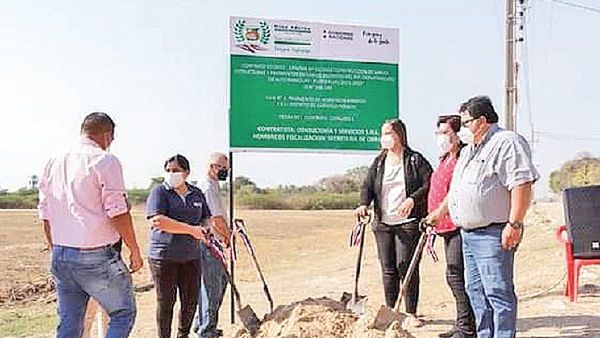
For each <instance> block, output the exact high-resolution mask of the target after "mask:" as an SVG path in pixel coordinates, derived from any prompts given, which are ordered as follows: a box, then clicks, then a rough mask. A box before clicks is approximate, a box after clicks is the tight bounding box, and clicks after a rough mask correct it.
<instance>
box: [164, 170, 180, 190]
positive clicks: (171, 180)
mask: <svg viewBox="0 0 600 338" xmlns="http://www.w3.org/2000/svg"><path fill="white" fill-rule="evenodd" d="M165 182H166V183H167V185H168V186H169V187H171V188H173V189H175V188H177V187H179V186H180V185H182V184H183V182H184V179H183V173H165Z"/></svg>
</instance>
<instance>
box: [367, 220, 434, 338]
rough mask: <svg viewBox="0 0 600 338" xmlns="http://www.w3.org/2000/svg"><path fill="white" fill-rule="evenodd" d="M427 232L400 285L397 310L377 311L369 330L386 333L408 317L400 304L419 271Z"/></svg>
mask: <svg viewBox="0 0 600 338" xmlns="http://www.w3.org/2000/svg"><path fill="white" fill-rule="evenodd" d="M424 225H425V224H424V223H422V224H421V228H422V229H425V228H423V226H424ZM427 236H428V233H427V231H423V232H422V233H421V237H420V238H419V242H418V243H417V247H416V249H415V253H414V254H413V256H412V258H411V260H410V264H409V265H408V270H407V271H406V275H405V276H404V279H403V280H402V283H401V284H400V290H399V292H398V302H397V303H396V307H395V309H392V308H390V307H389V306H385V305H382V306H381V307H380V308H379V311H377V316H376V317H375V320H374V321H373V323H371V325H369V328H375V329H377V330H381V331H385V330H387V328H388V327H389V326H390V325H391V324H392V323H393V322H394V321H403V320H404V318H406V316H405V315H404V314H402V313H401V312H400V303H402V298H403V297H404V296H405V295H406V291H407V286H408V282H409V281H410V279H411V277H412V275H413V273H414V272H415V270H416V269H417V265H418V262H419V258H420V257H421V253H422V252H423V249H424V248H425V244H426V243H427Z"/></svg>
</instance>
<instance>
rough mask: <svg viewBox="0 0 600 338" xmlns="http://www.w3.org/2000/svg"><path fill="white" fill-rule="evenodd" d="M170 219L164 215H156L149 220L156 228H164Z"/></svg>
mask: <svg viewBox="0 0 600 338" xmlns="http://www.w3.org/2000/svg"><path fill="white" fill-rule="evenodd" d="M170 221H171V219H170V218H169V217H167V216H165V215H156V216H153V217H152V218H150V220H149V222H150V224H151V225H152V226H153V227H154V228H156V229H158V230H164V229H165V228H166V227H167V226H168V225H169V222H170Z"/></svg>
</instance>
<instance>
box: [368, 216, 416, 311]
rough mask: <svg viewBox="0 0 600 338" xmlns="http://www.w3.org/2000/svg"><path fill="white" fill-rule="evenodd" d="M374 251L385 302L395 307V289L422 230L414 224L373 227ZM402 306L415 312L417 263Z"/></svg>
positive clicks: (405, 269) (397, 289) (396, 295)
mask: <svg viewBox="0 0 600 338" xmlns="http://www.w3.org/2000/svg"><path fill="white" fill-rule="evenodd" d="M374 233H375V241H376V242H377V254H378V256H379V262H380V263H381V274H382V277H383V291H384V293H385V303H386V305H387V306H389V307H394V305H395V304H396V301H397V300H398V291H399V287H400V283H401V282H402V279H403V278H404V276H405V275H406V271H407V270H408V265H409V264H410V260H411V258H412V256H413V254H414V252H415V249H416V247H417V243H418V242H419V236H420V235H421V233H420V232H419V230H418V228H417V227H416V226H415V225H414V224H411V225H408V226H399V227H389V228H387V229H385V230H383V231H375V232H374ZM406 291H407V292H406V299H405V302H404V304H405V308H406V312H407V313H411V314H416V312H417V303H418V301H419V268H418V266H417V268H416V270H415V272H414V273H413V275H412V278H411V279H410V281H409V283H408V288H407V290H406Z"/></svg>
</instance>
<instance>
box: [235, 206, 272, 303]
mask: <svg viewBox="0 0 600 338" xmlns="http://www.w3.org/2000/svg"><path fill="white" fill-rule="evenodd" d="M233 222H234V224H235V226H236V227H237V228H238V229H240V228H241V229H243V230H244V231H243V232H242V234H243V237H244V238H242V239H243V240H244V241H245V242H246V243H245V244H246V249H248V252H249V253H250V256H252V262H253V263H254V267H255V268H256V271H258V276H259V277H260V280H261V281H262V284H263V292H264V294H265V296H266V297H267V301H268V302H269V309H270V311H269V312H270V313H272V312H273V297H271V292H270V291H269V286H268V285H267V281H266V280H265V276H264V275H263V273H262V269H261V268H260V265H259V264H258V259H257V258H256V254H255V253H254V248H253V247H252V244H251V243H250V237H248V234H247V233H246V231H245V230H246V223H245V222H244V220H243V219H240V218H237V219H235V220H234V221H233Z"/></svg>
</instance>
